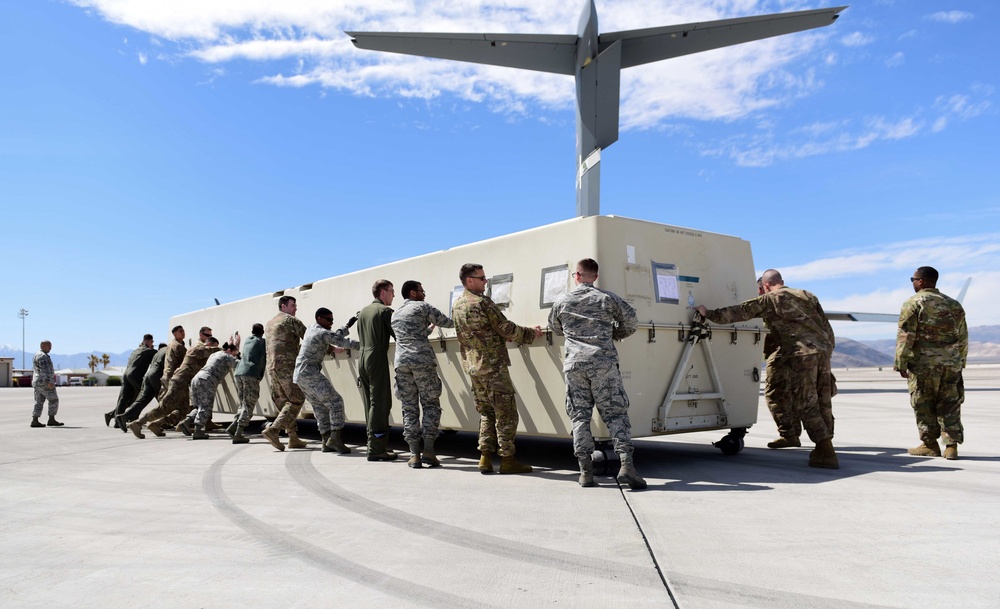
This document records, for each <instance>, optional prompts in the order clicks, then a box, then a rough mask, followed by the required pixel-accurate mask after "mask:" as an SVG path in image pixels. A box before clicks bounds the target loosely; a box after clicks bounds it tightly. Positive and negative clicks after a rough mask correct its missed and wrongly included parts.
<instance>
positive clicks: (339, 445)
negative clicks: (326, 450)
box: [327, 429, 351, 455]
mask: <svg viewBox="0 0 1000 609" xmlns="http://www.w3.org/2000/svg"><path fill="white" fill-rule="evenodd" d="M340 432H341V430H339V429H331V430H330V439H329V440H327V442H328V443H329V444H330V448H332V449H333V450H335V451H337V452H338V453H340V454H342V455H349V454H351V447H350V446H348V445H347V444H344V441H343V440H342V439H341V438H340Z"/></svg>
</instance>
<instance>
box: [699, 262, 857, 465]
mask: <svg viewBox="0 0 1000 609" xmlns="http://www.w3.org/2000/svg"><path fill="white" fill-rule="evenodd" d="M762 283H763V286H764V292H765V293H764V295H762V296H758V297H757V298H753V299H751V300H747V301H746V302H743V303H740V304H738V305H733V306H731V307H726V308H723V309H715V310H708V309H706V308H705V307H704V306H701V305H699V306H698V312H699V313H701V315H703V316H705V317H706V318H708V319H709V320H711V321H713V322H715V323H721V324H731V323H736V322H740V321H746V320H748V319H753V318H761V319H763V320H764V323H765V324H767V326H768V328H770V329H771V330H772V331H773V332H775V333H776V334H777V336H778V350H779V352H780V354H781V358H782V360H783V361H784V364H782V365H784V366H787V370H788V373H789V378H790V379H792V385H791V387H790V388H789V391H788V396H789V398H790V399H792V400H793V401H794V403H795V404H796V405H797V406H798V407H800V408H801V415H800V416H801V419H802V426H803V427H805V429H806V432H807V433H808V434H809V438H810V439H811V440H812V441H813V442H815V443H816V448H815V449H814V450H813V451H812V452H811V453H809V465H810V466H812V467H825V468H829V469H838V468H839V467H840V464H839V461H838V459H837V453H836V452H835V451H834V449H833V441H832V439H833V405H832V401H831V400H832V390H833V383H832V377H831V374H830V355H831V354H832V353H833V347H834V343H835V338H834V336H833V328H832V327H830V322H829V321H828V320H827V318H826V314H825V313H824V312H823V307H822V306H821V305H820V303H819V300H818V299H817V298H816V297H815V296H814V295H813V294H811V293H809V292H807V291H805V290H796V289H793V288H789V287H787V286H785V284H784V282H783V281H782V279H781V273H779V272H778V271H776V270H774V269H769V270H767V271H765V272H764V276H763V277H762ZM785 358H787V359H785Z"/></svg>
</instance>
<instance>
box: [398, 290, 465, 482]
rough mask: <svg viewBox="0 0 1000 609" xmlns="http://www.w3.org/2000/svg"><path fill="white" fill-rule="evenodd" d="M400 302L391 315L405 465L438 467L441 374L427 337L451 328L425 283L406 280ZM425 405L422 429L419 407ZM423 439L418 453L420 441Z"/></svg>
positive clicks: (451, 324) (449, 320)
mask: <svg viewBox="0 0 1000 609" xmlns="http://www.w3.org/2000/svg"><path fill="white" fill-rule="evenodd" d="M402 293H403V298H404V299H405V300H404V301H403V305H402V306H401V307H399V309H398V310H397V311H396V312H395V313H393V314H392V322H391V323H392V331H393V332H394V333H395V335H396V357H395V361H394V362H393V367H394V368H395V370H396V397H397V398H399V401H400V402H402V403H403V439H405V440H406V443H407V445H409V447H410V460H409V461H407V463H406V464H407V465H409V466H410V467H413V468H418V467H420V466H421V464H426V465H429V466H431V467H440V465H441V462H440V461H439V460H438V458H437V455H436V454H434V441H435V440H436V439H437V437H438V435H439V434H440V433H441V431H440V427H441V399H440V398H441V377H439V376H438V373H437V360H436V359H435V357H434V350H433V349H431V344H430V342H428V340H427V337H428V336H429V335H430V333H431V331H432V330H433V328H434V326H439V327H442V328H453V327H454V326H455V324H454V323H453V322H452V321H451V319H449V318H448V316H447V315H445V314H444V313H442V312H441V311H439V310H437V308H435V307H434V306H433V305H431V304H430V303H427V302H425V301H424V298H425V293H424V286H423V285H421V284H420V282H419V281H412V280H411V281H406V282H404V283H403V288H402ZM421 404H422V405H423V408H424V420H423V428H422V429H421V421H420V406H421ZM421 439H423V452H422V454H421V447H420V442H421Z"/></svg>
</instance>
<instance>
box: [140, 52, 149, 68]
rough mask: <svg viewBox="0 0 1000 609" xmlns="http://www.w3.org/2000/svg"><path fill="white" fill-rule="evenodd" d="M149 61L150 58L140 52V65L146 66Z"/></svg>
mask: <svg viewBox="0 0 1000 609" xmlns="http://www.w3.org/2000/svg"><path fill="white" fill-rule="evenodd" d="M147 61H149V57H147V56H146V54H145V53H144V52H142V51H139V63H140V64H141V65H146V62H147Z"/></svg>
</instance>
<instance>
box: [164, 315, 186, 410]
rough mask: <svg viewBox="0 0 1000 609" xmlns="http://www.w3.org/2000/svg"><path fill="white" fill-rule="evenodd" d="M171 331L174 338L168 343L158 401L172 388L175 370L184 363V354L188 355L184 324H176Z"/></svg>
mask: <svg viewBox="0 0 1000 609" xmlns="http://www.w3.org/2000/svg"><path fill="white" fill-rule="evenodd" d="M170 333H171V334H173V336H174V338H173V340H171V341H170V344H169V345H167V357H166V362H165V363H164V364H163V376H161V377H160V392H159V393H158V394H157V395H156V401H157V402H162V401H163V396H164V395H165V394H166V393H167V389H169V388H170V378H171V377H172V376H173V375H174V371H175V370H177V369H178V368H180V366H181V364H183V363H184V356H185V355H187V347H185V346H184V337H185V336H186V333H185V332H184V328H183V326H174V329H173V330H171V331H170Z"/></svg>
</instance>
